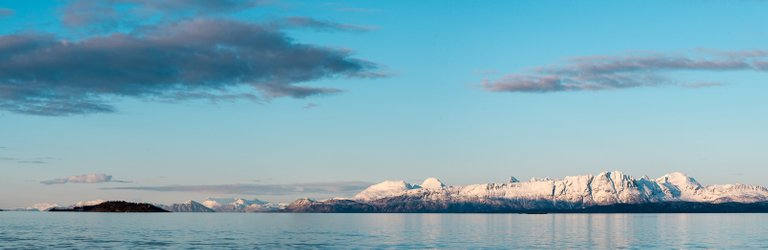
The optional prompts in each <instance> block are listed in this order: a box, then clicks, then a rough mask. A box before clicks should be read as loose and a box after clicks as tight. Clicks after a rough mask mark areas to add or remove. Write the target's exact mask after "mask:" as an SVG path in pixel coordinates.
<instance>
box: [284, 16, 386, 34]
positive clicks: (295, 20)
mask: <svg viewBox="0 0 768 250" xmlns="http://www.w3.org/2000/svg"><path fill="white" fill-rule="evenodd" d="M271 25H272V26H274V27H276V28H306V29H314V30H321V31H353V32H363V31H372V30H375V28H373V27H366V26H358V25H350V24H343V23H336V22H331V21H324V20H318V19H314V18H309V17H301V16H295V17H287V18H282V19H278V20H277V21H273V22H272V23H271Z"/></svg>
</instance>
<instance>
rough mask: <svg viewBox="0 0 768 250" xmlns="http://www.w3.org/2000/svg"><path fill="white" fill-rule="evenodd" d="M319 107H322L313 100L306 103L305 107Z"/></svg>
mask: <svg viewBox="0 0 768 250" xmlns="http://www.w3.org/2000/svg"><path fill="white" fill-rule="evenodd" d="M317 107H320V105H319V104H317V103H313V102H310V103H307V105H304V109H313V108H317Z"/></svg>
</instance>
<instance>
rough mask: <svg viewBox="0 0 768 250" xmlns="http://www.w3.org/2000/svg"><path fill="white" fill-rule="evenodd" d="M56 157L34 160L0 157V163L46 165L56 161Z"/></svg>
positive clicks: (36, 158)
mask: <svg viewBox="0 0 768 250" xmlns="http://www.w3.org/2000/svg"><path fill="white" fill-rule="evenodd" d="M0 149H3V148H0ZM58 159H59V158H56V157H35V158H16V157H0V161H15V162H16V163H20V164H46V163H48V160H58Z"/></svg>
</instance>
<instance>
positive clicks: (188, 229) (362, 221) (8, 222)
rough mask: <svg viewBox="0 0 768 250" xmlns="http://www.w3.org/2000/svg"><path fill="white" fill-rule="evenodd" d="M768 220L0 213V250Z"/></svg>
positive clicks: (548, 240)
mask: <svg viewBox="0 0 768 250" xmlns="http://www.w3.org/2000/svg"><path fill="white" fill-rule="evenodd" d="M766 240H768V214H537V215H533V214H278V213H264V214H258V213H256V214H254V213H218V214H216V213H162V214H161V213H158V214H140V213H53V212H0V248H13V249H18V248H29V249H39V248H58V249H61V248H78V249H82V248H86V247H88V248H90V247H96V248H112V247H116V248H132V249H135V248H145V249H146V248H152V249H155V248H183V249H195V248H197V249H210V248H278V247H281V248H285V247H299V248H305V247H308V248H339V247H341V248H473V247H475V248H476V247H485V248H515V247H517V248H625V247H626V248H700V247H703V248H766V247H768V241H766Z"/></svg>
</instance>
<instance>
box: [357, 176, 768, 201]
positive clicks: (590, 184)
mask: <svg viewBox="0 0 768 250" xmlns="http://www.w3.org/2000/svg"><path fill="white" fill-rule="evenodd" d="M513 180H516V179H514V177H513ZM398 196H406V197H423V198H424V199H429V200H476V199H499V198H500V199H536V200H551V201H552V202H569V203H576V204H583V205H610V204H617V203H625V204H637V203H648V202H661V201H690V202H709V203H721V202H741V203H752V202H758V201H768V189H766V188H764V187H761V186H755V185H744V184H728V185H709V186H703V185H701V184H700V183H699V182H698V181H696V179H694V178H692V177H689V176H687V175H685V174H683V173H679V172H675V173H670V174H666V175H664V176H662V177H659V178H657V179H653V180H652V179H649V178H648V177H642V178H639V179H636V178H634V177H632V176H629V175H626V174H624V173H622V172H619V171H613V172H602V173H599V174H597V175H581V176H568V177H565V178H563V179H560V180H553V179H550V178H543V179H538V178H532V179H531V180H530V181H527V182H519V181H518V182H509V183H501V184H497V183H488V184H474V185H467V186H446V185H445V184H443V183H442V182H440V181H439V180H438V179H436V178H429V179H427V180H425V181H424V183H423V184H422V185H412V184H409V183H406V182H404V181H399V182H393V181H385V182H382V183H379V184H376V185H373V186H370V187H368V188H367V189H365V190H363V191H362V192H360V193H358V194H357V195H355V197H354V198H353V199H355V200H361V201H372V200H378V199H382V198H389V197H398Z"/></svg>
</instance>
